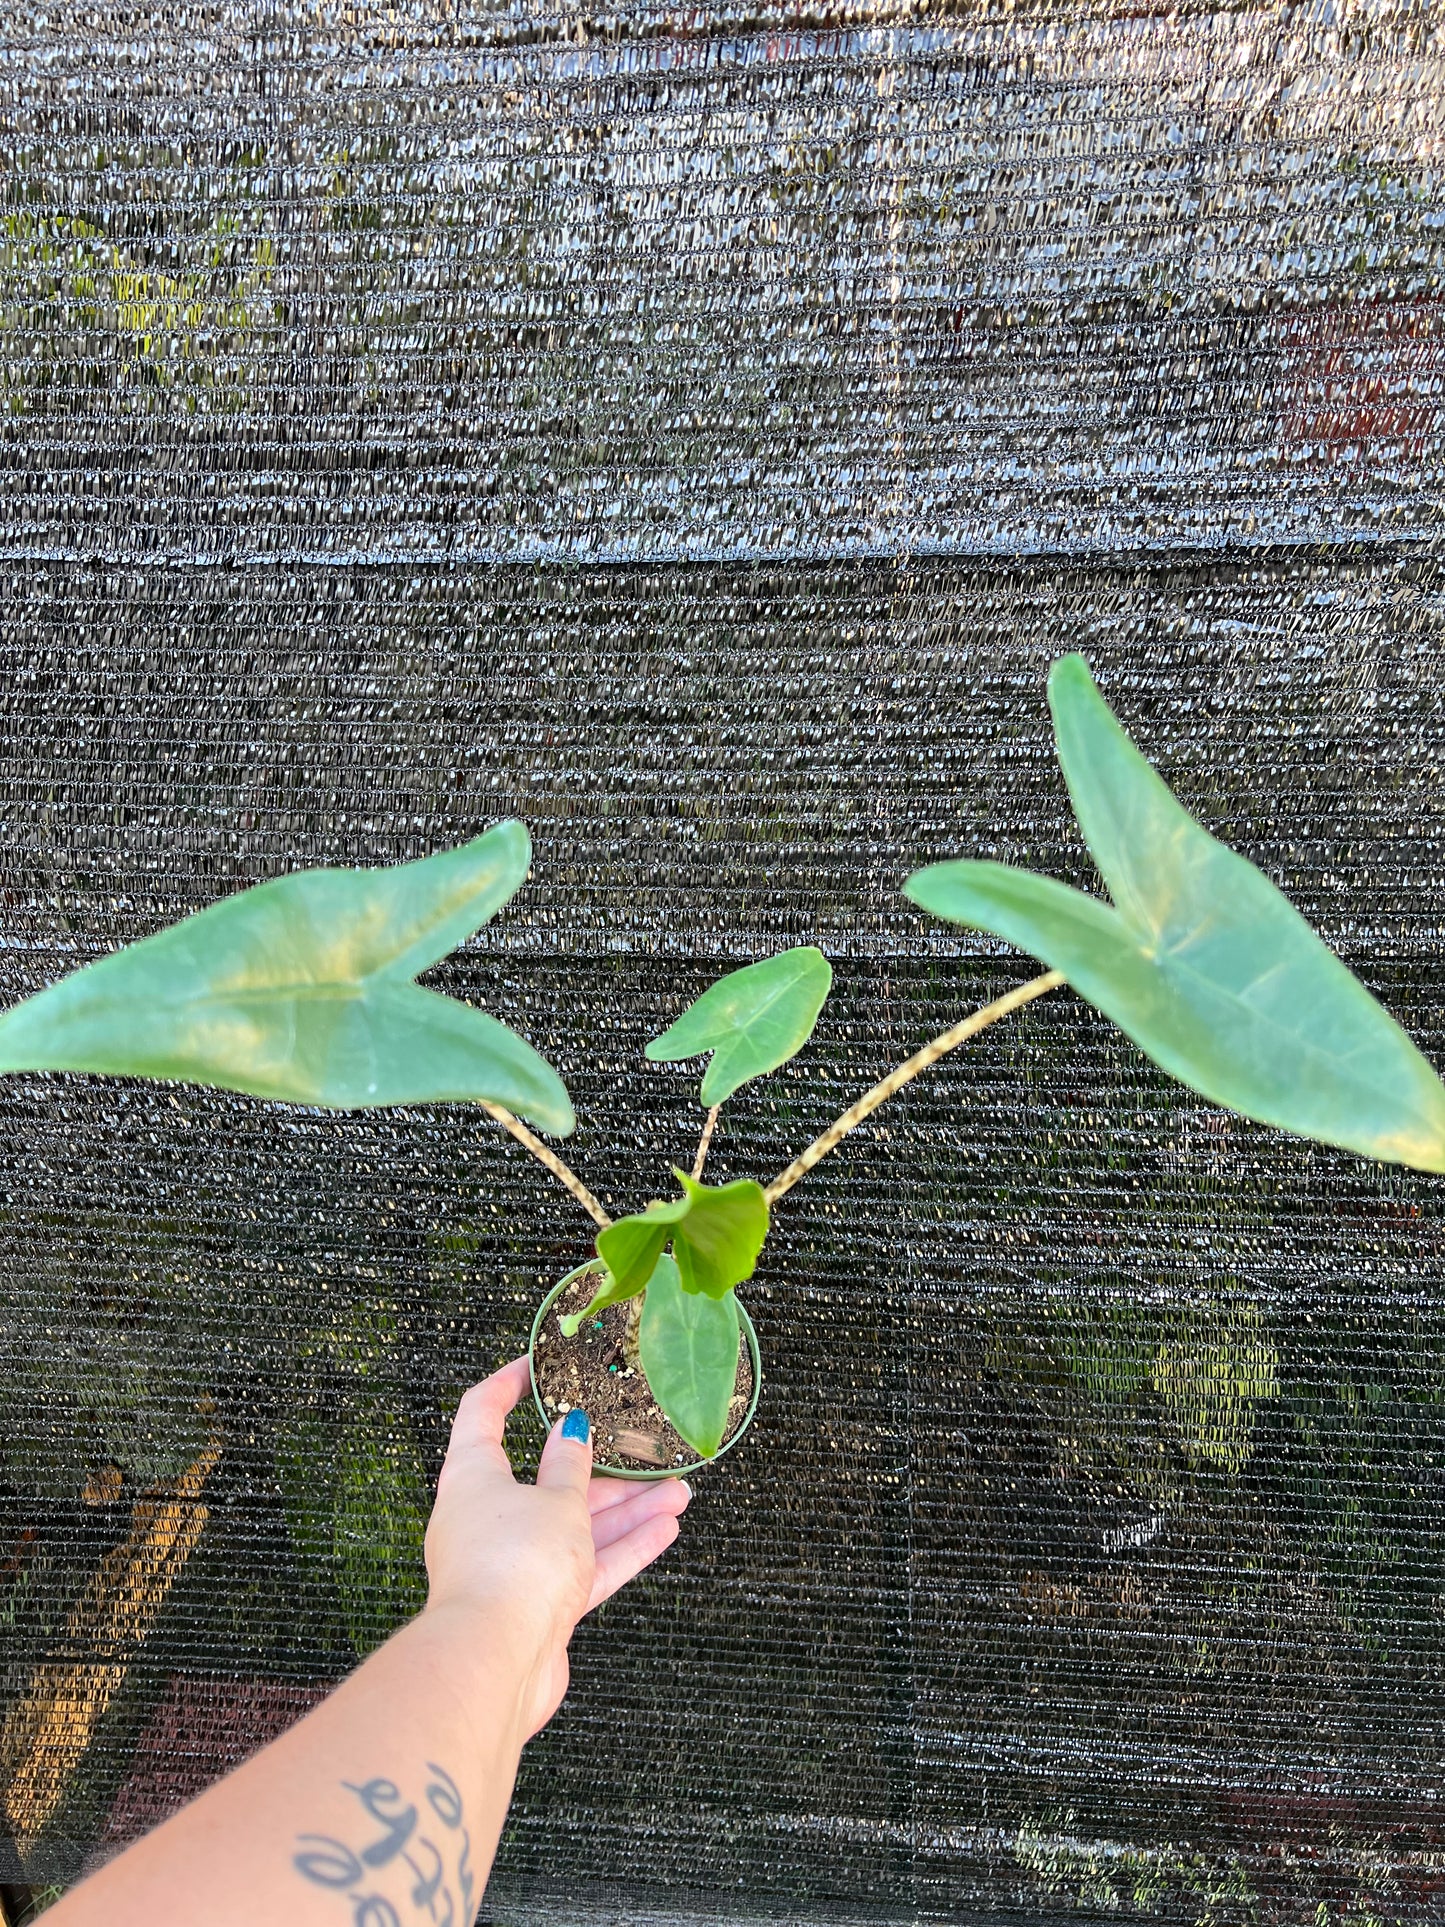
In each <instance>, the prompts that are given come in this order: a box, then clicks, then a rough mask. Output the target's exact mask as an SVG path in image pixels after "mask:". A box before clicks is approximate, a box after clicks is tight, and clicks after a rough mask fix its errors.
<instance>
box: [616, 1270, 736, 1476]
mask: <svg viewBox="0 0 1445 1927" xmlns="http://www.w3.org/2000/svg"><path fill="white" fill-rule="evenodd" d="M740 1342H741V1325H740V1323H739V1320H738V1301H737V1299H736V1298H735V1297H734V1295H733V1293H732V1292H728V1293H727V1294H726V1296H725V1297H722V1298H707V1297H703V1296H702V1295H700V1294H699V1293H696V1292H688V1291H684V1290H683V1288H682V1280H681V1278H680V1277H679V1275H678V1268H677V1266H676V1265H675V1264H674V1263H673V1261H672V1260H671V1258H666V1257H664V1258H659V1259H658V1261H657V1269H656V1270H655V1271H654V1272H653V1274H652V1277H651V1278H650V1279H649V1281H648V1286H647V1297H646V1298H645V1299H644V1300H643V1304H642V1332H641V1336H640V1340H639V1349H640V1351H641V1354H642V1369H643V1371H644V1372H645V1373H646V1375H647V1383H648V1385H649V1386H650V1387H651V1389H652V1395H653V1397H654V1398H655V1399H656V1400H657V1402H658V1404H659V1405H660V1406H661V1407H662V1409H663V1411H664V1412H666V1414H667V1416H668V1418H669V1419H670V1420H671V1421H672V1423H673V1425H674V1426H675V1427H676V1428H677V1430H678V1432H679V1433H680V1434H681V1436H682V1437H683V1438H685V1439H686V1440H687V1442H688V1444H689V1445H690V1446H691V1447H692V1449H693V1450H694V1452H696V1453H697V1454H698V1456H699V1458H704V1459H710V1458H712V1457H713V1456H714V1454H715V1453H716V1451H717V1449H718V1447H719V1446H720V1445H721V1444H722V1442H723V1434H724V1433H725V1432H726V1431H727V1423H728V1407H729V1405H730V1404H731V1403H732V1398H733V1390H734V1387H735V1385H736V1383H737V1375H738V1346H739V1343H740Z"/></svg>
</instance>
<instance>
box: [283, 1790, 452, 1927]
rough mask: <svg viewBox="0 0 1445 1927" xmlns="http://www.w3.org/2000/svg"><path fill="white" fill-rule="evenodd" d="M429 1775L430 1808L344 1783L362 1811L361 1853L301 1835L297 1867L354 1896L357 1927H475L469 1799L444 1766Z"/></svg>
mask: <svg viewBox="0 0 1445 1927" xmlns="http://www.w3.org/2000/svg"><path fill="white" fill-rule="evenodd" d="M426 1772H427V1780H426V1786H425V1788H424V1790H423V1799H424V1801H425V1808H422V1807H418V1806H416V1805H409V1804H408V1803H407V1802H406V1800H405V1799H404V1798H403V1797H402V1794H401V1791H400V1789H399V1788H398V1787H397V1786H396V1785H395V1783H394V1782H393V1781H391V1780H383V1779H375V1780H364V1781H362V1782H361V1783H360V1785H357V1784H356V1783H355V1782H353V1781H351V1780H343V1781H342V1783H341V1784H342V1785H343V1787H345V1789H346V1791H347V1792H348V1793H349V1794H351V1795H352V1796H353V1797H354V1798H355V1800H356V1801H357V1802H358V1804H359V1806H360V1808H361V1814H360V1815H359V1816H358V1822H357V1829H356V1840H357V1844H356V1845H355V1846H351V1845H348V1844H347V1842H345V1841H343V1840H335V1839H333V1838H332V1837H331V1836H330V1835H329V1834H324V1833H302V1834H298V1835H297V1836H296V1846H297V1852H296V1853H295V1854H294V1855H293V1856H292V1860H291V1864H292V1866H293V1867H295V1869H296V1871H297V1873H299V1874H300V1875H301V1877H302V1878H303V1879H304V1880H309V1881H310V1882H311V1883H312V1885H313V1886H316V1887H331V1888H334V1889H335V1890H336V1892H337V1893H341V1894H344V1895H345V1896H346V1899H347V1901H348V1902H349V1903H350V1906H351V1927H408V1923H411V1922H420V1921H430V1922H432V1923H433V1927H472V1922H473V1921H474V1920H475V1919H476V1908H475V1907H474V1905H473V1889H474V1887H475V1885H476V1881H475V1878H474V1876H473V1874H472V1867H471V1852H472V1843H471V1838H470V1836H469V1835H468V1833H467V1830H466V1828H465V1827H464V1826H463V1825H462V1796H461V1794H460V1793H458V1791H457V1785H456V1781H455V1780H453V1778H452V1776H451V1775H450V1773H448V1772H447V1771H446V1769H445V1768H444V1767H440V1766H437V1765H435V1764H434V1763H433V1762H432V1761H430V1760H428V1762H427V1767H426ZM363 1821H364V1822H367V1823H369V1824H366V1825H363ZM423 1829H425V1831H423ZM363 1836H366V1837H363ZM378 1875H383V1876H384V1877H383V1878H381V1879H378V1878H376V1876H378ZM403 1908H404V1909H405V1911H404V1912H403V1911H402V1909H403Z"/></svg>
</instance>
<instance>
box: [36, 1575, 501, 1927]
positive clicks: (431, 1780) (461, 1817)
mask: <svg viewBox="0 0 1445 1927" xmlns="http://www.w3.org/2000/svg"><path fill="white" fill-rule="evenodd" d="M533 1663H534V1662H533V1658H532V1656H531V1655H530V1654H529V1653H528V1652H527V1650H526V1636H525V1631H524V1629H523V1628H521V1627H518V1626H514V1625H509V1624H508V1621H507V1618H506V1615H505V1614H504V1613H502V1612H501V1611H500V1610H499V1611H496V1612H483V1611H472V1610H467V1611H463V1610H461V1609H460V1608H442V1609H440V1610H433V1611H428V1612H424V1613H422V1614H421V1615H420V1616H419V1617H418V1618H416V1619H414V1620H413V1621H412V1622H411V1623H410V1624H409V1625H408V1626H406V1627H404V1628H403V1629H402V1630H401V1631H400V1632H399V1633H397V1634H396V1635H395V1636H394V1637H393V1638H392V1639H390V1640H389V1641H388V1642H387V1644H386V1645H385V1646H383V1647H382V1648H381V1649H380V1651H379V1652H376V1653H374V1654H373V1655H372V1657H371V1658H370V1659H369V1660H367V1661H366V1663H365V1664H364V1665H363V1666H361V1667H360V1668H359V1669H358V1670H357V1671H356V1672H355V1673H353V1674H352V1675H351V1677H350V1678H349V1679H348V1680H346V1681H345V1682H344V1683H343V1684H342V1685H341V1686H339V1687H338V1688H337V1689H336V1691H335V1692H334V1693H332V1694H331V1695H330V1697H329V1698H328V1699H327V1700H325V1701H324V1702H323V1704H322V1705H320V1706H319V1707H317V1708H316V1710H315V1711H314V1712H312V1713H310V1714H308V1716H307V1717H306V1718H305V1719H304V1720H302V1721H301V1722H300V1723H299V1724H298V1725H296V1726H294V1727H293V1728H292V1729H291V1731H290V1732H289V1733H286V1734H284V1735H283V1736H282V1737H281V1738H280V1739H279V1740H276V1741H275V1742H274V1743H273V1744H272V1745H271V1746H268V1747H267V1748H265V1750H264V1751H263V1752H261V1753H259V1754H257V1755H256V1756H255V1758H253V1759H251V1760H249V1761H248V1762H247V1763H246V1764H245V1765H244V1766H242V1767H240V1768H238V1769H237V1770H236V1772H234V1773H232V1774H231V1775H229V1776H228V1778H226V1779H225V1780H222V1781H220V1782H219V1783H218V1784H217V1785H216V1786H214V1787H212V1788H210V1789H209V1791H208V1792H206V1793H204V1794H202V1795H201V1797H200V1798H199V1799H197V1800H195V1801H193V1802H192V1804H191V1805H190V1806H188V1807H186V1808H185V1809H184V1810H183V1811H182V1812H181V1813H178V1814H177V1815H175V1817H174V1818H173V1819H171V1820H168V1821H167V1822H166V1823H165V1824H164V1825H163V1826H161V1827H158V1828H157V1829H156V1830H155V1831H154V1832H153V1833H151V1834H148V1835H147V1836H146V1838H145V1839H144V1840H142V1841H139V1842H138V1843H137V1844H136V1845H135V1846H133V1847H131V1848H129V1849H128V1850H127V1851H126V1852H125V1853H124V1854H122V1855H121V1856H120V1857H119V1858H118V1859H116V1860H114V1861H112V1862H111V1863H110V1864H109V1865H108V1866H106V1867H104V1868H102V1869H101V1870H100V1871H99V1872H98V1873H96V1874H95V1875H93V1876H92V1877H91V1878H90V1879H89V1880H87V1881H85V1882H84V1883H83V1884H82V1885H81V1886H79V1887H77V1888H76V1889H75V1890H74V1892H73V1893H72V1894H70V1895H69V1896H68V1897H67V1898H66V1899H65V1900H63V1901H62V1902H61V1903H60V1905H59V1906H58V1907H57V1908H55V1909H54V1910H53V1911H52V1913H51V1914H50V1916H48V1918H50V1919H53V1920H54V1921H55V1923H56V1927H101V1923H104V1927H140V1924H141V1923H142V1922H144V1923H146V1927H152V1923H154V1927H171V1923H175V1927H182V1924H184V1927H254V1923H255V1922H256V1921H258V1920H266V1921H275V1922H277V1923H285V1924H286V1927H420V1923H423V1922H426V1923H428V1927H471V1922H472V1920H473V1918H474V1916H475V1913H476V1909H477V1905H478V1903H479V1901H480V1897H481V1891H482V1887H483V1885H484V1883H485V1880H486V1876H487V1873H488V1871H489V1869H490V1867H491V1863H492V1856H493V1854H494V1853H495V1851H496V1846H497V1840H498V1838H499V1836H500V1834H501V1829H502V1822H503V1820H504V1818H505V1816H506V1811H507V1802H508V1800H509V1799H510V1797H511V1792H512V1784H513V1781H514V1779H515V1777H516V1771H517V1761H518V1758H519V1757H520V1754H521V1749H522V1742H523V1739H524V1738H525V1737H526V1736H525V1732H524V1725H525V1717H524V1713H523V1707H524V1703H525V1698H526V1691H527V1684H528V1681H529V1678H530V1674H531V1668H532V1666H533Z"/></svg>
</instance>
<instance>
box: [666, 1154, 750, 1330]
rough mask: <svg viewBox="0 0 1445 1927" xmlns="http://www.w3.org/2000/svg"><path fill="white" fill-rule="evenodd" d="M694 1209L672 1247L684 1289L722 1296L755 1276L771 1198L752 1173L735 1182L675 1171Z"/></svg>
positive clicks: (707, 1295)
mask: <svg viewBox="0 0 1445 1927" xmlns="http://www.w3.org/2000/svg"><path fill="white" fill-rule="evenodd" d="M672 1175H673V1176H674V1177H675V1178H676V1179H677V1181H678V1183H679V1184H680V1185H681V1186H682V1188H683V1190H684V1191H685V1192H686V1193H687V1198H688V1202H689V1204H690V1205H691V1207H692V1209H691V1210H690V1211H689V1212H688V1214H687V1216H686V1217H685V1218H683V1219H681V1220H680V1221H679V1223H678V1225H677V1227H676V1229H675V1230H674V1232H673V1237H672V1250H673V1255H674V1257H675V1258H676V1259H677V1268H678V1271H679V1272H680V1273H681V1275H682V1288H683V1290H684V1291H686V1292H694V1291H696V1292H701V1293H703V1295H704V1296H705V1297H708V1298H721V1297H723V1296H725V1294H726V1293H728V1292H730V1291H731V1290H732V1288H733V1286H734V1285H740V1284H742V1283H744V1282H745V1280H747V1279H749V1278H751V1277H752V1275H753V1272H754V1271H755V1270H756V1268H757V1262H758V1253H759V1252H760V1251H761V1250H762V1248H763V1240H764V1239H765V1238H766V1237H767V1235H768V1201H767V1199H766V1198H765V1197H764V1195H763V1187H762V1186H761V1185H760V1184H754V1182H753V1180H752V1179H751V1178H739V1179H738V1181H737V1183H735V1184H717V1185H713V1184H698V1183H696V1182H695V1181H694V1180H693V1179H692V1178H690V1177H688V1176H687V1174H686V1173H685V1172H683V1171H679V1170H677V1169H674V1170H673V1174H672Z"/></svg>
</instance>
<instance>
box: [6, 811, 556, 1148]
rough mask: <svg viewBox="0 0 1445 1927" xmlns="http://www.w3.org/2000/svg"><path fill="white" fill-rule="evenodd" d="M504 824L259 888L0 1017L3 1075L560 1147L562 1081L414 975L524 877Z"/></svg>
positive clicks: (511, 830) (494, 1026)
mask: <svg viewBox="0 0 1445 1927" xmlns="http://www.w3.org/2000/svg"><path fill="white" fill-rule="evenodd" d="M530 862H531V842H530V839H529V838H528V836H527V832H526V829H525V828H524V826H523V825H522V824H520V823H499V824H498V825H497V826H496V827H495V828H494V829H491V830H488V832H487V833H486V835H485V836H479V837H477V838H475V840H474V841H472V842H470V843H465V844H463V845H462V846H461V848H460V849H456V850H445V851H442V852H440V853H439V854H438V855H436V856H431V857H426V858H424V859H423V860H422V861H421V862H419V863H403V864H398V865H396V866H395V867H393V868H391V869H384V870H303V871H300V872H298V873H297V874H296V875H294V876H288V877H280V878H278V879H277V880H276V881H275V882H272V883H261V884H257V885H256V887H255V888H254V889H251V890H243V891H241V892H240V893H239V894H238V895H237V896H234V897H228V898H227V899H226V900H225V901H224V902H222V903H217V904H213V905H212V906H211V908H210V909H208V910H202V911H199V912H198V913H197V914H196V915H195V916H192V917H187V918H186V919H185V920H184V921H183V922H181V923H177V924H173V925H172V926H171V927H170V929H168V930H162V931H160V932H159V933H158V934H157V935H156V936H154V937H147V938H145V939H144V940H143V941H142V942H140V943H135V944H131V945H130V946H129V947H128V948H126V949H124V950H119V951H117V952H116V953H115V954H114V955H113V956H109V957H104V958H102V959H101V960H100V962H99V963H93V964H89V965H87V966H86V968H85V969H83V970H77V971H76V972H75V973H74V974H73V975H72V976H69V977H65V978H62V979H61V981H60V982H59V983H57V984H53V985H52V986H51V987H50V988H49V989H48V990H43V991H41V992H39V993H38V995H36V996H34V997H30V998H28V999H27V1000H26V1001H25V1002H24V1003H23V1004H17V1005H16V1006H15V1008H14V1009H13V1010H10V1011H7V1012H6V1014H5V1015H4V1017H0V1071H15V1070H62V1071H93V1072H102V1073H106V1074H109V1075H112V1076H119V1077H155V1078H167V1079H177V1080H180V1081H182V1082H185V1083H191V1084H209V1085H215V1086H219V1087H220V1088H221V1089H223V1090H232V1091H245V1092H248V1093H249V1094H250V1095H251V1096H253V1097H269V1098H279V1099H281V1100H283V1101H284V1102H288V1103H293V1104H317V1105H325V1106H329V1107H332V1108H335V1109H339V1110H353V1109H363V1108H369V1107H372V1106H375V1105H380V1104H437V1103H465V1102H469V1101H471V1102H474V1101H477V1100H479V1099H486V1100H488V1101H490V1102H491V1103H494V1104H504V1105H506V1107H507V1108H508V1109H509V1110H512V1111H517V1112H519V1113H520V1114H521V1115H522V1116H523V1117H528V1118H530V1119H531V1120H532V1121H533V1123H535V1124H538V1125H540V1126H541V1128H542V1129H543V1130H545V1131H550V1132H552V1133H553V1134H554V1135H555V1136H558V1137H564V1136H566V1134H567V1133H568V1132H569V1131H570V1130H571V1129H572V1128H573V1124H574V1122H575V1120H574V1118H573V1115H572V1106H571V1103H570V1102H569V1100H568V1097H567V1092H566V1090H565V1088H564V1087H563V1084H562V1081H561V1079H560V1078H559V1077H558V1076H557V1074H556V1072H555V1071H554V1070H553V1069H552V1068H551V1066H550V1065H549V1064H548V1063H547V1062H546V1061H545V1059H543V1058H542V1057H539V1056H538V1054H537V1052H536V1051H534V1050H533V1049H532V1047H531V1045H530V1044H527V1043H524V1042H523V1040H522V1039H521V1038H520V1037H518V1036H517V1035H516V1034H515V1033H514V1032H513V1031H510V1030H508V1029H507V1027H506V1026H505V1025H504V1024H499V1023H498V1022H497V1020H496V1019H495V1018H494V1017H489V1016H487V1014H486V1013H485V1012H484V1011H480V1010H475V1009H473V1008H472V1006H471V1005H469V1004H462V1003H458V1002H456V1001H455V999H453V998H450V997H442V996H438V995H437V993H436V992H435V991H431V990H423V989H422V988H421V987H420V985H418V984H416V983H414V982H413V981H412V979H413V978H414V977H415V976H416V974H417V972H418V971H420V970H425V969H426V968H427V966H428V965H430V964H434V963H436V962H438V961H439V960H440V959H441V958H442V957H444V956H446V954H447V952H448V951H450V950H454V949H455V948H456V946H457V945H458V944H459V943H461V942H462V941H463V939H464V938H466V937H468V936H470V935H471V933H472V932H473V931H474V930H476V929H477V928H479V926H480V925H482V924H484V923H485V922H486V921H487V920H488V918H489V917H491V916H493V915H494V914H495V913H496V911H498V910H499V909H500V908H501V907H502V905H503V904H504V903H505V902H506V901H507V900H508V898H509V897H511V896H513V895H514V894H515V892H516V891H517V890H518V889H519V888H520V886H521V884H522V883H523V881H524V880H525V878H526V875H527V868H528V865H529V864H530Z"/></svg>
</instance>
